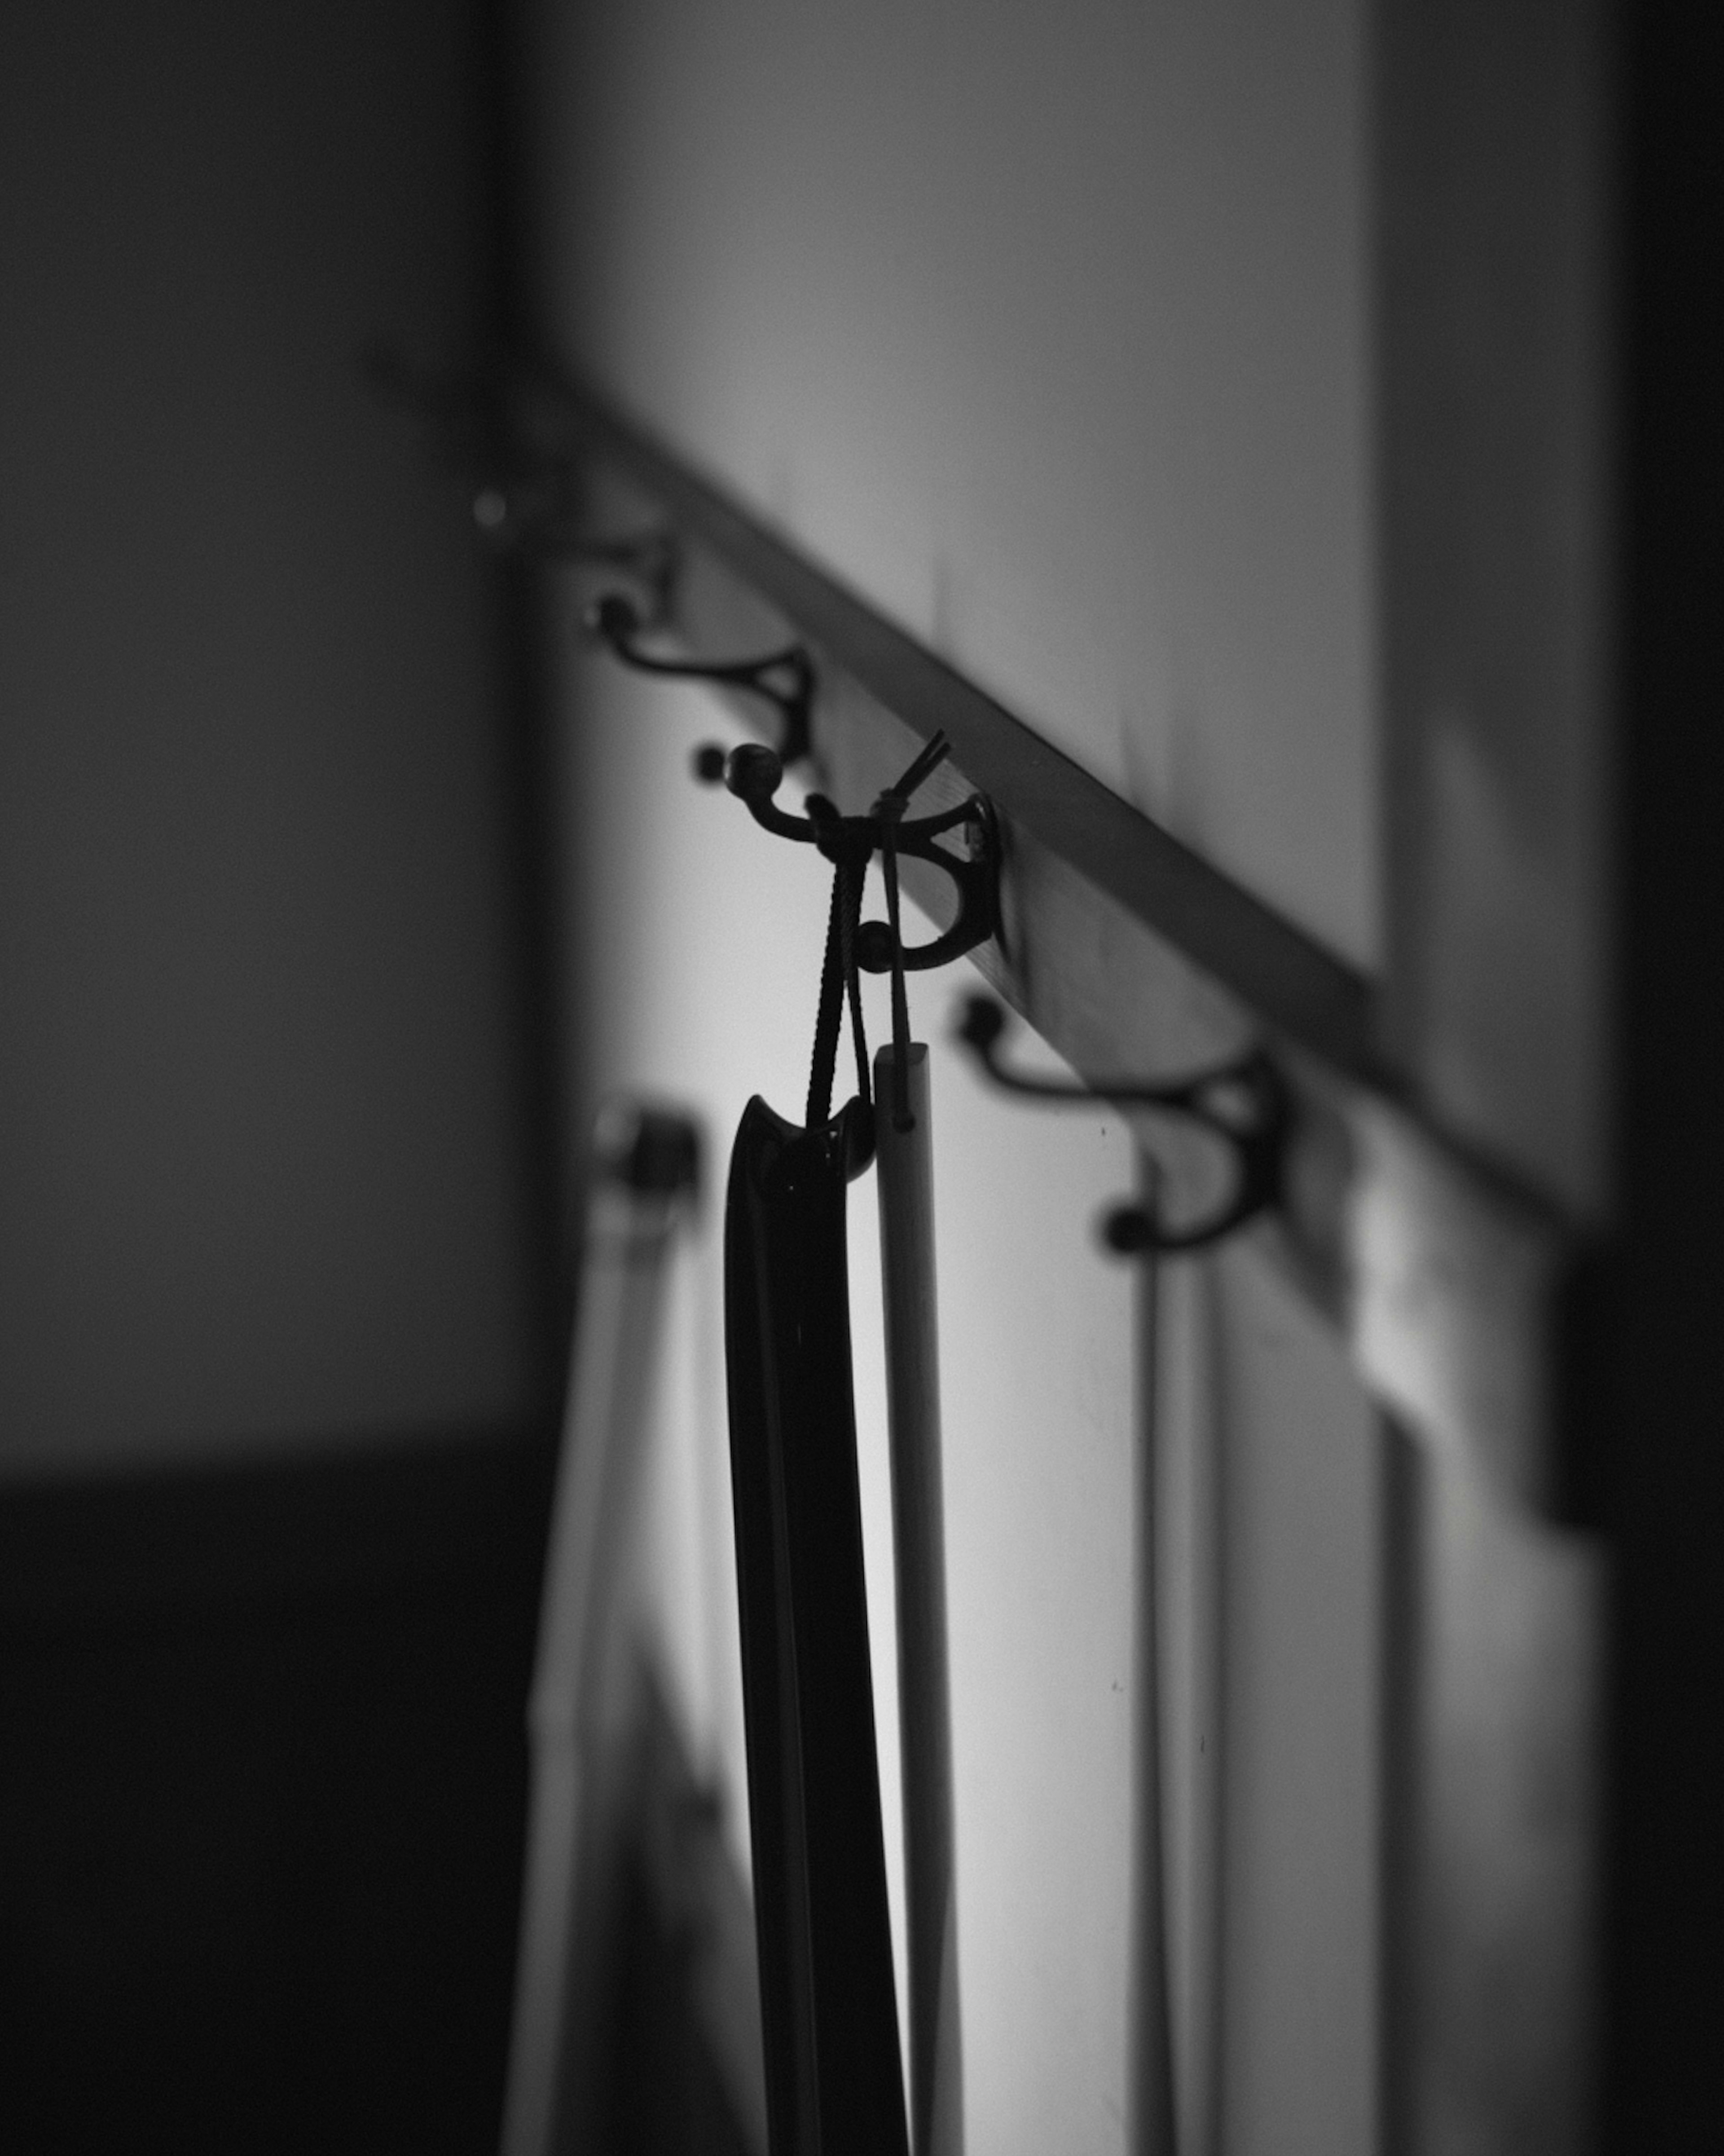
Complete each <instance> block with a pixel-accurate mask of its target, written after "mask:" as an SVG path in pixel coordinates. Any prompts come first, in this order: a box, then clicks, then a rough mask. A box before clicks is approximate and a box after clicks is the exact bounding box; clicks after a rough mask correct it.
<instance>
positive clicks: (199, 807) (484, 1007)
mask: <svg viewBox="0 0 1724 2156" xmlns="http://www.w3.org/2000/svg"><path fill="white" fill-rule="evenodd" d="M481 20H482V13H481V11H480V10H479V9H477V8H474V7H471V6H469V5H467V4H465V0H436V3H435V4H433V5H430V6H426V5H423V4H418V0H414V4H408V0H372V4H368V5H367V6H365V7H362V8H355V7H351V6H344V5H337V4H335V0H311V4H309V5H305V6H300V7H295V8H277V7H270V6H266V5H263V4H261V3H260V0H248V4H243V5H239V6H235V5H233V4H231V0H222V4H216V0H146V4H143V5H136V6H127V7H113V6H110V5H106V4H103V0H69V4H67V5H65V6H63V7H55V8H8V9H7V10H5V11H4V13H3V17H0V290H4V292H5V294H6V303H5V305H4V306H3V308H0V609H3V622H4V633H3V635H0V713H3V720H0V1005H3V1008H4V1010H5V1014H6V1016H5V1024H4V1026H3V1028H0V1190H3V1193H4V1195H3V1202H0V1284H3V1285H0V1468H3V1470H4V1471H8V1472H12V1473H26V1472H28V1473H31V1474H41V1473H49V1472H57V1471H63V1470H66V1469H69V1468H81V1467H85V1466H100V1465H104V1464H121V1463H123V1464H127V1465H134V1466H135V1465H138V1464H141V1463H142V1462H145V1461H147V1460H152V1459H161V1458H166V1457H170V1456H172V1457H179V1458H187V1459H189V1458H193V1457H209V1458H219V1457H228V1456H231V1455H233V1454H234V1453H235V1452H236V1451H248V1450H249V1451H255V1450H258V1449H259V1448H265V1449H272V1450H274V1449H280V1448H282V1447H286V1446H293V1445H300V1444H302V1443H305V1442H314V1443H318V1444H325V1443H329V1442H332V1441H340V1440H346V1438H348V1437H351V1436H352V1435H355V1434H362V1435H367V1436H369V1435H391V1434H395V1433H401V1434H408V1433H412V1432H414V1431H417V1430H423V1429H425V1428H428V1427H438V1428H449V1427H451V1426H459V1425H462V1424H468V1425H473V1424H490V1423H494V1422H495V1423H507V1422H512V1421H515V1420H517V1419H519V1418H520V1416H521V1414H523V1412H525V1411H526V1409H527V1408H528V1407H529V1405H530V1404H531V1400H530V1394H531V1388H532V1386H533V1384H534V1383H536V1370H535V1368H534V1367H533V1358H534V1353H535V1350H536V1343H535V1342H534V1340H533V1338H532V1324H533V1320H532V1317H531V1310H532V1295H533V1292H534V1291H533V1284H532V1280H531V1266H532V1265H533V1263H534V1262H535V1254H534V1252H533V1250H532V1248H531V1240H530V1236H529V1231H528V1226H527V1220H528V1215H527V1209H526V1132H525V1131H524V1129H523V1127H522V1118H521V1111H520V1105H519V1104H520V1100H521V1052H522V1050H521V1026H520V994H519V988H520V984H519V982H518V980H517V978H516V973H515V960H514V956H513V950H512V947H511V936H512V933H513V928H514V922H513V920H512V916H511V903H512V901H511V880H510V879H511V867H510V862H509V853H508V844H509V841H508V834H507V826H506V819H507V804H506V783H505V778H506V774H505V758H504V755H503V751H502V747H501V743H500V731H499V727H498V724H497V697H496V693H495V667H494V661H495V650H494V649H493V648H492V640H493V637H494V630H495V615H494V594H493V593H490V591H488V588H487V586H486V583H485V571H484V570H483V568H482V567H480V566H479V565H478V564H477V563H476V562H475V557H474V552H473V549H472V547H471V544H470V535H469V531H468V530H467V529H466V528H465V519H464V513H463V505H462V504H461V502H460V500H459V494H458V492H457V491H452V490H450V488H449V481H448V478H447V475H445V474H443V473H440V472H439V471H437V470H434V468H433V467H432V465H430V463H429V461H428V459H427V457H426V454H425V444H424V443H423V440H422V439H421V438H420V437H419V436H418V434H416V432H415V431H414V429H413V428H412V427H410V426H408V425H407V424H404V423H403V421H402V420H401V419H400V418H398V416H396V415H394V414H391V413H387V412H384V411H382V410H381V409H380V408H378V407H377V405H376V403H374V402H373V400H372V398H371V397H370V396H369V395H368V394H367V390H366V388H365V385H364V383H363V382H362V377H361V374H360V370H359V366H358V360H359V355H360V353H361V351H362V347H363V346H364V345H365V344H366V342H367V340H369V339H372V338H373V337H376V336H378V335H380V334H382V335H386V336H387V335H394V336H403V337H404V338H405V339H406V340H407V341H408V342H409V344H411V345H413V346H416V347H418V348H420V349H423V350H426V351H428V352H434V353H439V354H448V355H450V356H456V355H459V353H460V352H464V351H465V350H467V349H469V347H470V346H471V344H472V342H473V340H474V336H475V331H477V329H478V327H479V326H480V321H481V318H482V314H483V311H484V309H485V306H486V305H488V304H489V295H488V290H487V286H486V282H485V280H486V279H487V277H488V276H489V275H490V266H489V256H488V253H487V249H488V247H489V244H490V234H489V231H488V228H487V226H486V222H485V219H486V215H487V212H486V210H485V201H484V183H485V174H484V172H483V155H484V150H483V142H484V137H483V128H484V126H485V124H486V115H485V112H484V110H483V107H482V105H481V103H480V99H481V97H482V95H483V80H482V69H480V68H479V67H478V65H477V64H476V63H477V61H478V59H479V58H480V47H479V44H478V42H477V36H478V30H479V27H480V23H481Z"/></svg>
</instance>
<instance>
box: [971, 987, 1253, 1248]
mask: <svg viewBox="0 0 1724 2156" xmlns="http://www.w3.org/2000/svg"><path fill="white" fill-rule="evenodd" d="M1006 1023H1007V1020H1006V1014H1005V1012H1004V1010H1003V1009H1002V1008H1001V1006H1000V1005H999V1004H997V1003H996V1002H995V1001H994V1000H993V998H992V997H991V996H970V997H968V998H966V999H965V1002H964V1004H963V1009H962V1016H961V1018H960V1019H959V1023H958V1025H957V1038H958V1039H960V1040H961V1041H962V1042H963V1043H964V1045H965V1046H966V1047H967V1048H968V1049H969V1050H970V1051H971V1052H972V1055H974V1056H975V1058H976V1060H977V1062H978V1063H979V1064H980V1065H981V1066H982V1068H983V1070H985V1071H986V1072H987V1073H988V1076H989V1077H990V1078H991V1079H993V1081H994V1083H995V1084H996V1085H997V1086H1003V1088H1004V1089H1005V1090H1006V1091H1008V1092H1013V1093H1020V1094H1023V1095H1025V1096H1027V1097H1029V1098H1030V1099H1032V1100H1038V1101H1052V1102H1054V1104H1055V1105H1056V1106H1093V1105H1098V1104H1103V1105H1105V1104H1106V1103H1107V1102H1110V1101H1116V1102H1119V1103H1121V1104H1122V1105H1123V1104H1124V1103H1126V1102H1141V1103H1142V1104H1143V1105H1144V1106H1148V1107H1152V1108H1158V1109H1161V1110H1162V1111H1165V1112H1166V1113H1167V1114H1168V1115H1173V1116H1185V1117H1186V1118H1187V1119H1188V1121H1190V1122H1195V1123H1201V1124H1202V1125H1203V1127H1204V1128H1205V1129H1206V1130H1208V1131H1209V1132H1213V1135H1214V1136H1215V1137H1218V1138H1219V1139H1220V1140H1221V1141H1222V1142H1223V1143H1224V1144H1225V1145H1226V1146H1227V1147H1228V1148H1229V1151H1230V1152H1231V1153H1232V1155H1233V1158H1234V1177H1233V1182H1232V1185H1231V1188H1229V1191H1228V1193H1227V1194H1226V1196H1225V1197H1224V1199H1221V1200H1220V1202H1219V1203H1218V1204H1217V1205H1216V1206H1215V1207H1214V1209H1213V1211H1211V1212H1210V1213H1208V1214H1204V1215H1203V1216H1201V1217H1200V1218H1198V1219H1195V1220H1193V1221H1188V1222H1187V1223H1185V1224H1183V1225H1180V1226H1174V1225H1172V1224H1170V1223H1168V1222H1167V1221H1164V1220H1162V1219H1159V1218H1157V1216H1155V1215H1154V1214H1150V1213H1147V1212H1146V1211H1145V1210H1144V1209H1143V1208H1142V1206H1140V1205H1118V1206H1116V1207H1115V1208H1114V1209H1113V1210H1112V1211H1111V1212H1110V1213H1109V1214H1107V1215H1106V1219H1104V1221H1103V1223H1102V1235H1103V1238H1104V1240H1106V1243H1107V1245H1108V1246H1109V1248H1110V1249H1111V1250H1117V1251H1119V1252H1121V1254H1122V1255H1131V1254H1133V1253H1136V1252H1138V1251H1144V1250H1160V1251H1173V1250H1203V1249H1204V1248H1205V1247H1206V1246H1207V1245H1209V1244H1211V1243H1219V1241H1221V1240H1222V1239H1223V1238H1224V1236H1227V1235H1231V1234H1232V1233H1233V1231H1234V1229H1236V1228H1241V1227H1243V1226H1244V1224H1245V1223H1246V1222H1247V1221H1248V1220H1251V1219H1255V1217H1256V1216H1257V1214H1260V1213H1264V1212H1267V1211H1269V1210H1270V1209H1271V1208H1272V1207H1274V1206H1275V1205H1278V1204H1280V1199H1281V1188H1282V1171H1283V1166H1284V1163H1285V1153H1286V1138H1287V1129H1288V1123H1289V1119H1290V1103H1289V1101H1288V1096H1287V1089H1286V1087H1285V1085H1284V1084H1283V1082H1282V1080H1281V1075H1280V1072H1279V1071H1278V1070H1276V1068H1275V1065H1274V1063H1273V1062H1271V1061H1270V1058H1269V1056H1268V1055H1266V1054H1265V1052H1264V1050H1261V1049H1253V1050H1251V1051H1250V1052H1249V1054H1247V1055H1242V1056H1240V1057H1239V1058H1238V1060H1236V1061H1234V1062H1232V1063H1226V1064H1223V1065H1220V1066H1219V1068H1218V1069H1216V1070H1200V1071H1198V1072H1196V1073H1195V1074H1194V1075H1193V1076H1191V1077H1189V1078H1178V1079H1170V1080H1167V1081H1163V1082H1162V1083H1159V1084H1156V1085H1146V1084H1144V1083H1142V1081H1136V1080H1131V1079H1121V1080H1119V1081H1113V1080H1106V1081H1102V1082H1101V1083H1100V1084H1098V1085H1095V1086H1068V1085H1066V1084H1065V1083H1063V1082H1062V1081H1060V1080H1059V1079H1051V1078H1032V1077H1029V1076H1026V1075H1024V1074H1023V1073H1022V1072H1019V1071H1015V1070H1007V1069H1006V1068H1005V1066H1004V1065H1003V1064H1002V1063H1001V1062H1000V1060H999V1059H998V1055H996V1053H995V1050H996V1049H997V1048H998V1045H999V1041H1000V1039H1001V1037H1002V1035H1003V1034H1004V1032H1005V1029H1006Z"/></svg>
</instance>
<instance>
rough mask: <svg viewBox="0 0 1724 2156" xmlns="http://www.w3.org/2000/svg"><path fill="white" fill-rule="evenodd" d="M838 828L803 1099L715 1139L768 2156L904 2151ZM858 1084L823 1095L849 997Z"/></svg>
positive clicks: (857, 1004) (849, 941)
mask: <svg viewBox="0 0 1724 2156" xmlns="http://www.w3.org/2000/svg"><path fill="white" fill-rule="evenodd" d="M871 850H872V847H871V844H870V843H868V842H865V841H862V840H858V841H856V842H855V843H852V844H838V845H836V846H835V847H834V859H835V871H834V879H833V896H832V912H831V917H830V921H829V927H828V932H827V946H826V963H825V969H824V974H823V977H822V981H821V989H820V1009H819V1017H818V1022H817V1024H816V1029H815V1042H814V1057H813V1075H812V1077H811V1080H810V1083H809V1088H808V1116H807V1122H806V1124H805V1126H803V1127H798V1126H797V1125H795V1124H793V1123H790V1122H787V1121H786V1120H785V1119H784V1118H783V1117H782V1116H778V1115H775V1114H774V1113H773V1111H772V1109H770V1108H769V1107H768V1106H767V1105H766V1103H765V1101H762V1100H761V1099H760V1098H759V1097H758V1096H757V1097H756V1098H755V1099H754V1100H752V1101H750V1102H749V1104H748V1106H747V1109H746V1110H745V1111H744V1113H743V1116H742V1122H741V1128H740V1129H739V1130H738V1132H737V1134H736V1146H735V1148H734V1151H733V1152H732V1154H731V1178H730V1189H729V1195H728V1199H727V1201H726V1214H725V1347H726V1371H727V1384H728V1390H729V1404H730V1424H731V1484H732V1491H733V1496H734V1509H735V1515H736V1574H737V1594H738V1599H739V1603H740V1607H741V1641H742V1680H743V1700H744V1707H745V1713H746V1721H747V1746H748V1809H749V1827H750V1834H751V1837H752V1845H753V1856H754V1897H755V1925H756V1933H757V1941H758V1946H759V1960H760V1990H761V2020H762V2033H763V2036H764V2040H765V2049H766V2081H767V2122H768V2131H769V2136H770V2142H771V2150H772V2156H908V2147H909V2143H908V2139H907V2136H906V2125H905V2117H904V2084H903V2076H902V2067H901V2064H900V2054H899V2046H898V2015H897V2005H896V1999H895V1991H894V1984H893V1972H892V1945H891V1930H890V1917H889V1915H888V1910H887V1902H886V1871H885V1843H884V1839H883V1835H882V1831H881V1825H880V1772H879V1764H878V1759H877V1757H876V1753H875V1728H874V1685H873V1675H872V1670H871V1666H870V1655H869V1642H868V1605H867V1594H866V1588H865V1581H864V1576H863V1559H862V1514H861V1501H860V1496H859V1490H858V1486H857V1476H856V1428H855V1411H854V1400H853V1395H852V1389H851V1364H850V1322H849V1269H848V1260H847V1247H846V1239H845V1193H846V1189H847V1186H848V1185H849V1183H850V1181H851V1179H852V1178H854V1177H855V1176H856V1175H859V1173H861V1172H862V1171H863V1169H864V1168H866V1167H867V1165H868V1163H869V1162H870V1159H871V1158H872V1157H873V1152H874V1128H873V1115H872V1108H871V1104H870V1087H869V1074H868V1063H867V1051H866V1048H865V1044H864V1040H863V1034H862V1023H861V997H860V993H859V983H858V978H857V970H856V957H855V945H856V930H857V927H858V926H859V917H860V907H861V898H862V884H863V879H864V876H865V874H866V870H867V865H868V859H869V854H870V851H871ZM846 1000H848V1002H849V1009H850V1024H851V1032H852V1034H853V1036H854V1044H855V1049H856V1081H857V1094H856V1097H855V1098H854V1100H852V1101H849V1102H848V1103H847V1104H846V1105H845V1106H844V1107H843V1108H842V1109H841V1110H839V1112H838V1114H837V1115H835V1116H834V1115H833V1114H832V1113H831V1111H830V1108H831V1098H832V1083H833V1073H834V1064H835V1061H836V1055H837V1046H838V1036H839V1027H840V1023H841V1019H842V1015H843V1009H844V1003H845V1002H846Z"/></svg>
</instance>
